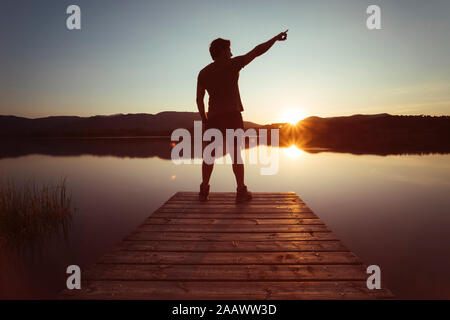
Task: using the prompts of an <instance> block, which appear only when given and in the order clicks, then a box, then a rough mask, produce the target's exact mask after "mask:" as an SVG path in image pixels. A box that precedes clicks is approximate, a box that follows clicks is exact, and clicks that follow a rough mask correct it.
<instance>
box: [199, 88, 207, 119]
mask: <svg viewBox="0 0 450 320" xmlns="http://www.w3.org/2000/svg"><path fill="white" fill-rule="evenodd" d="M205 90H206V89H205V88H204V87H203V86H202V85H201V84H200V83H197V108H198V112H199V113H200V117H201V118H202V122H203V123H205V122H206V112H205V102H204V99H205Z"/></svg>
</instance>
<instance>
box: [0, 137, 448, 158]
mask: <svg viewBox="0 0 450 320" xmlns="http://www.w3.org/2000/svg"><path fill="white" fill-rule="evenodd" d="M253 139H254V138H253ZM0 142H1V145H2V148H1V149H0V159H2V158H14V157H21V156H26V155H31V154H43V155H51V156H77V155H95V156H115V157H121V158H123V157H128V158H153V157H157V158H161V159H171V150H172V148H173V146H174V142H171V141H170V139H169V138H167V137H159V138H155V137H129V138H115V137H113V138H41V139H31V138H30V139H20V140H4V139H3V140H0ZM247 147H248V141H247ZM280 147H282V148H287V149H288V151H286V152H288V154H291V156H296V155H297V154H298V155H300V153H298V150H302V151H303V152H307V153H321V152H335V153H351V154H376V155H390V154H398V155H401V154H420V155H424V154H433V153H438V154H446V153H445V152H444V153H442V151H440V150H438V149H434V148H428V149H427V148H421V149H420V150H419V151H418V150H417V149H416V148H413V147H411V146H409V147H408V146H405V147H392V146H389V145H386V146H383V147H373V146H372V147H370V148H369V147H365V146H359V147H351V148H350V147H342V148H335V147H334V148H321V147H316V146H314V145H308V146H307V147H305V146H302V143H301V141H291V142H289V141H287V140H286V141H284V140H283V139H281V140H280Z"/></svg>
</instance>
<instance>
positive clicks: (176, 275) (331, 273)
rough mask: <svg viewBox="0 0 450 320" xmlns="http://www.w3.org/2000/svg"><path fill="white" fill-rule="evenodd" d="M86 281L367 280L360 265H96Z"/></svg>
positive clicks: (86, 276)
mask: <svg viewBox="0 0 450 320" xmlns="http://www.w3.org/2000/svg"><path fill="white" fill-rule="evenodd" d="M84 279H88V280H111V281H117V280H133V281H139V280H166V281H172V280H177V281H196V280H197V281H199V280H203V281H233V280H234V281H237V280H242V281H299V280H303V281H315V280H319V281H320V280H321V281H324V280H327V281H336V280H346V281H349V280H367V274H366V273H365V269H364V267H363V266H362V265H354V264H349V265H249V264H247V265H234V264H233V265H213V266H211V265H177V264H166V265H163V264H160V265H152V264H97V265H96V266H95V268H93V269H92V270H90V271H86V272H85V273H84Z"/></svg>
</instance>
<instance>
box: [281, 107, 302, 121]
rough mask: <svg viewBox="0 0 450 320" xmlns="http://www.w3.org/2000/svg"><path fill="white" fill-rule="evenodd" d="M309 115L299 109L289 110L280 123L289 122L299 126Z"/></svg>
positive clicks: (283, 114)
mask: <svg viewBox="0 0 450 320" xmlns="http://www.w3.org/2000/svg"><path fill="white" fill-rule="evenodd" d="M306 117H307V115H306V114H305V113H304V112H302V110H300V109H297V108H289V109H287V110H286V111H285V112H284V113H282V115H281V118H280V121H281V122H287V123H289V124H291V125H295V124H297V123H298V122H299V121H300V120H303V119H305V118H306Z"/></svg>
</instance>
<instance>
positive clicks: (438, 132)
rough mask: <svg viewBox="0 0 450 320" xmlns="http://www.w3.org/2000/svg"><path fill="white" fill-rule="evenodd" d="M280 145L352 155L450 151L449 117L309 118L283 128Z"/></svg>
mask: <svg viewBox="0 0 450 320" xmlns="http://www.w3.org/2000/svg"><path fill="white" fill-rule="evenodd" d="M280 141H281V144H283V143H284V144H286V143H288V144H290V143H294V144H296V145H298V146H300V147H303V148H309V147H314V148H328V149H332V150H339V151H341V152H342V151H345V150H348V151H349V152H357V153H358V152H361V153H371V152H373V151H376V152H378V153H385V154H390V153H408V152H415V153H416V152H444V153H446V152H450V117H449V116H393V115H390V114H387V113H383V114H375V115H353V116H348V117H332V118H320V117H309V118H306V119H304V120H303V121H301V122H300V123H298V124H297V126H294V127H289V126H283V127H282V129H281V130H280Z"/></svg>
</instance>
